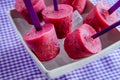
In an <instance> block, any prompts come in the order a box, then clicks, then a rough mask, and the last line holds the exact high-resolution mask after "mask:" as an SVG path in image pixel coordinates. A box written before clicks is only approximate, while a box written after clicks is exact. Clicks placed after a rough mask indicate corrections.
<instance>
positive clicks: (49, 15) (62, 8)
mask: <svg viewBox="0 0 120 80" xmlns="http://www.w3.org/2000/svg"><path fill="white" fill-rule="evenodd" d="M72 13H73V8H72V7H71V6H69V5H66V4H59V5H58V10H57V11H55V10H54V6H53V5H52V6H49V7H47V8H46V9H44V10H43V11H42V15H43V18H44V20H45V22H47V23H52V24H54V26H55V30H56V33H57V37H58V38H59V39H62V38H64V37H66V35H67V34H68V33H69V32H71V28H72Z"/></svg>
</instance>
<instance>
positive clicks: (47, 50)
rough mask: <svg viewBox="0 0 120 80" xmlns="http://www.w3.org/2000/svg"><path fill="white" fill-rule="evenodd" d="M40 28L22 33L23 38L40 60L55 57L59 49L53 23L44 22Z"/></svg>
mask: <svg viewBox="0 0 120 80" xmlns="http://www.w3.org/2000/svg"><path fill="white" fill-rule="evenodd" d="M42 28H43V29H42V30H40V31H36V30H35V28H33V29H31V30H30V31H29V32H27V33H26V34H25V35H24V40H25V41H26V43H27V45H28V46H29V47H30V49H31V50H32V51H33V52H34V53H35V55H36V56H37V57H38V59H39V60H40V61H48V60H51V59H53V58H54V57H56V56H57V55H58V53H59V51H60V48H59V42H58V39H57V36H56V33H55V29H54V25H52V24H45V25H44V26H42Z"/></svg>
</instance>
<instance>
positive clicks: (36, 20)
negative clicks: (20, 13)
mask: <svg viewBox="0 0 120 80" xmlns="http://www.w3.org/2000/svg"><path fill="white" fill-rule="evenodd" d="M23 1H24V3H25V6H26V8H27V10H28V12H29V15H30V18H31V20H32V22H33V25H34V27H35V28H36V31H39V30H42V26H41V25H40V21H39V18H38V16H37V14H36V12H35V11H34V9H33V5H32V3H31V0H23Z"/></svg>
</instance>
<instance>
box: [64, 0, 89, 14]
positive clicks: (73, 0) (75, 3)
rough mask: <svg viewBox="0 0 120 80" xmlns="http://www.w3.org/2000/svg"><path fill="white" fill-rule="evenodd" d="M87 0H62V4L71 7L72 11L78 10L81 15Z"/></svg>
mask: <svg viewBox="0 0 120 80" xmlns="http://www.w3.org/2000/svg"><path fill="white" fill-rule="evenodd" d="M86 2H87V0H62V3H63V4H68V5H71V6H72V7H73V9H74V10H78V12H79V13H80V14H82V13H83V11H84V9H85V6H86Z"/></svg>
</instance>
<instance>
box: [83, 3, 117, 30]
mask: <svg viewBox="0 0 120 80" xmlns="http://www.w3.org/2000/svg"><path fill="white" fill-rule="evenodd" d="M109 8H110V5H109V4H108V3H105V2H102V1H100V2H98V3H97V4H96V6H94V7H93V8H92V10H91V11H90V12H89V13H88V14H87V16H86V17H85V18H84V21H83V22H84V23H87V24H89V25H91V26H92V27H93V28H94V29H95V30H96V31H97V32H98V31H101V30H102V29H105V28H106V27H108V26H109V25H111V24H113V23H115V22H116V21H118V14H117V12H115V11H114V12H113V13H112V14H109V12H108V9H109Z"/></svg>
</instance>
